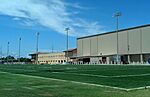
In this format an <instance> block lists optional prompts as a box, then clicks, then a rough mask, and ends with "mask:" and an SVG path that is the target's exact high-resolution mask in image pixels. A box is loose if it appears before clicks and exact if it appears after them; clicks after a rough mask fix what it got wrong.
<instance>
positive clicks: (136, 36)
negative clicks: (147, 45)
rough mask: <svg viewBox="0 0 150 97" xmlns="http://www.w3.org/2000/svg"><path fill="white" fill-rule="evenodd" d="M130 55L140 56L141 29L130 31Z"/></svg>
mask: <svg viewBox="0 0 150 97" xmlns="http://www.w3.org/2000/svg"><path fill="white" fill-rule="evenodd" d="M128 33H129V53H130V54H139V53H140V52H141V49H140V42H141V41H140V29H134V30H129V31H128Z"/></svg>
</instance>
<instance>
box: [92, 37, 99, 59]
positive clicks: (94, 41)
mask: <svg viewBox="0 0 150 97" xmlns="http://www.w3.org/2000/svg"><path fill="white" fill-rule="evenodd" d="M90 39H91V44H90V46H91V47H90V48H91V54H90V55H91V56H97V55H98V37H91V38H90Z"/></svg>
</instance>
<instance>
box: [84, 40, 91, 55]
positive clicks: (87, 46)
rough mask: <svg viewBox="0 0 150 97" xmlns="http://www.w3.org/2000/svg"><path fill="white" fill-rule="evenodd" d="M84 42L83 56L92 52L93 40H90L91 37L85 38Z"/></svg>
mask: <svg viewBox="0 0 150 97" xmlns="http://www.w3.org/2000/svg"><path fill="white" fill-rule="evenodd" d="M82 41H83V42H82V43H83V44H82V45H83V48H82V49H83V50H82V54H83V56H90V55H91V54H90V53H91V43H90V42H91V40H90V38H84V39H83V40H82Z"/></svg>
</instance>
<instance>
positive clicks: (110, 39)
mask: <svg viewBox="0 0 150 97" xmlns="http://www.w3.org/2000/svg"><path fill="white" fill-rule="evenodd" d="M149 41H150V26H146V27H144V26H143V27H139V28H135V29H128V30H123V31H120V32H118V46H119V55H128V54H129V55H133V56H130V59H131V61H134V60H135V61H137V60H141V58H139V57H140V54H141V53H142V54H143V55H144V54H150V45H149ZM116 54H117V34H116V33H115V32H114V33H108V34H102V35H94V36H89V37H85V38H79V39H78V40H77V55H78V56H79V57H80V56H87V57H88V56H91V57H93V56H111V55H113V56H115V55H116ZM143 58H144V57H143ZM146 59H148V57H146ZM143 60H145V59H143Z"/></svg>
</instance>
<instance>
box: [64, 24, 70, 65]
mask: <svg viewBox="0 0 150 97" xmlns="http://www.w3.org/2000/svg"><path fill="white" fill-rule="evenodd" d="M69 30H70V28H69V27H68V28H65V31H66V33H67V34H66V36H67V37H66V57H67V63H68V32H69Z"/></svg>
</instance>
